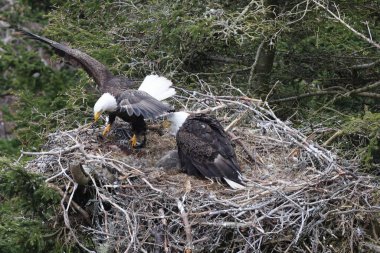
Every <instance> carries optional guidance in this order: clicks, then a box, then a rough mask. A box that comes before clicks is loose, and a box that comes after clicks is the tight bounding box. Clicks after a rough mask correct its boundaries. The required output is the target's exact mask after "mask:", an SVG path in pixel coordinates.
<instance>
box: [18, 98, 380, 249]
mask: <svg viewBox="0 0 380 253" xmlns="http://www.w3.org/2000/svg"><path fill="white" fill-rule="evenodd" d="M177 102H178V103H180V104H182V105H183V107H184V108H187V109H188V110H192V111H203V112H209V113H212V114H215V115H216V116H217V117H218V118H219V120H220V121H221V122H222V124H223V125H224V126H226V128H227V130H228V131H229V133H230V135H231V138H232V139H233V142H234V145H235V146H236V152H237V155H238V159H239V163H240V165H241V167H242V170H243V175H244V177H245V178H246V179H247V187H246V189H244V190H232V189H230V188H228V187H227V186H226V185H221V184H218V183H216V182H211V181H209V180H203V179H198V178H195V177H191V176H187V175H186V174H184V173H182V172H181V171H179V170H178V169H171V170H167V169H163V168H157V167H155V165H156V163H157V161H158V160H159V159H160V158H161V157H163V156H164V155H165V154H167V152H168V151H170V150H173V149H175V140H174V138H173V137H171V136H169V135H168V134H166V133H164V134H163V135H161V134H160V133H158V131H149V134H148V136H147V138H148V143H147V147H146V148H144V149H143V150H141V151H138V152H136V151H134V152H132V153H131V152H128V151H127V152H126V151H125V150H123V149H122V148H120V147H121V146H122V145H121V143H120V141H121V140H125V139H123V138H122V139H121V140H120V139H119V138H115V136H117V132H116V131H114V132H113V133H111V135H110V137H109V138H108V139H106V140H102V139H99V138H98V136H99V134H100V133H101V130H102V129H100V128H90V127H89V126H82V127H79V128H77V129H72V130H70V131H57V132H55V133H51V134H50V135H49V141H48V142H47V143H46V145H45V148H44V149H45V151H41V152H24V155H35V156H36V158H35V159H34V160H33V161H31V162H30V163H29V164H28V169H29V170H30V171H34V172H37V173H40V174H43V175H44V176H45V177H46V181H47V182H48V183H49V184H50V185H51V186H52V187H53V188H55V189H57V191H59V192H60V193H61V195H62V215H63V216H64V220H65V226H66V228H67V229H69V231H70V232H71V235H72V236H73V238H74V239H75V240H76V241H77V243H78V244H79V245H80V246H81V247H82V248H83V249H84V250H86V251H88V252H91V251H97V252H350V251H351V252H353V251H356V250H357V249H358V248H367V249H368V248H370V247H372V248H373V247H378V246H376V245H375V244H376V243H377V242H376V237H377V233H378V230H377V231H376V229H373V230H372V231H370V230H369V228H370V227H374V226H371V225H373V224H372V223H374V222H376V219H377V222H378V219H379V217H378V213H377V212H378V211H379V207H378V206H376V201H377V200H376V199H374V197H373V196H374V194H375V193H376V192H377V193H378V189H377V187H376V185H375V183H374V182H373V179H372V178H371V177H370V176H368V175H362V174H359V173H357V172H356V169H357V168H356V165H355V161H349V162H348V161H343V160H341V159H339V157H337V156H336V155H335V154H334V152H333V151H329V150H327V149H325V148H323V147H321V146H319V145H318V144H317V143H315V142H313V141H312V140H309V139H308V138H307V137H306V136H305V135H304V134H303V133H301V132H300V131H298V130H296V129H294V128H292V127H291V126H289V125H288V124H286V123H284V122H283V121H281V120H280V119H278V118H277V117H276V115H275V114H274V113H273V112H272V111H271V110H270V108H269V107H268V106H267V105H266V104H265V103H262V102H260V101H257V100H253V99H249V98H246V97H233V96H230V97H227V96H224V97H217V96H210V95H204V94H200V93H196V94H195V93H192V95H191V96H183V97H180V96H178V97H177ZM118 124H119V126H120V125H122V123H121V122H119V123H118ZM77 163H80V164H81V165H83V168H84V169H85V170H86V171H87V172H88V175H87V176H88V177H89V178H90V180H89V181H90V182H89V184H88V185H86V186H84V188H85V191H87V192H90V193H91V194H90V195H89V197H88V199H87V200H86V201H84V202H85V203H81V200H83V198H84V196H85V195H83V196H82V195H81V194H79V193H78V191H79V190H78V189H79V187H77V183H76V182H75V181H74V180H73V178H72V174H71V173H70V170H69V167H70V166H72V164H77ZM81 187H82V190H83V186H81ZM73 189H76V192H77V193H76V194H75V191H74V190H73ZM82 192H83V191H82ZM74 217H75V218H74ZM78 217H79V218H80V217H81V218H82V219H78ZM375 227H376V226H375ZM78 233H86V234H88V235H90V236H91V238H92V242H93V245H92V246H90V245H84V244H83V243H82V242H80V241H79V239H78V236H77V235H78Z"/></svg>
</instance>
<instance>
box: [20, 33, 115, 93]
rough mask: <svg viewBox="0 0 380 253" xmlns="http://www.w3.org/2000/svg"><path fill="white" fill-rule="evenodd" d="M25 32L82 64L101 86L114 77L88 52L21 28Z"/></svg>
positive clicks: (77, 63) (70, 59)
mask: <svg viewBox="0 0 380 253" xmlns="http://www.w3.org/2000/svg"><path fill="white" fill-rule="evenodd" d="M20 32H22V33H23V34H25V35H27V36H29V37H30V38H32V39H35V40H38V41H41V42H44V43H46V44H48V45H49V46H51V47H52V48H54V50H55V52H56V53H57V54H58V55H59V56H62V57H64V58H65V59H66V60H68V61H69V62H71V63H74V64H75V65H80V66H81V67H82V68H83V69H84V70H85V71H86V72H87V73H88V74H89V75H90V76H91V77H92V78H93V79H94V80H95V82H96V83H97V84H98V85H99V86H100V87H106V85H107V82H108V80H110V79H112V78H113V75H112V73H111V72H110V71H109V70H108V69H107V68H106V66H104V65H103V64H102V63H100V62H99V61H97V60H95V59H94V58H92V57H91V56H89V55H88V54H86V53H83V52H81V51H79V50H78V49H73V48H70V47H68V46H65V45H63V44H60V43H58V42H55V41H53V40H50V39H48V38H45V37H42V36H39V35H36V34H33V33H31V32H28V31H25V30H20Z"/></svg>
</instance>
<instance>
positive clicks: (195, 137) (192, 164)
mask: <svg viewBox="0 0 380 253" xmlns="http://www.w3.org/2000/svg"><path fill="white" fill-rule="evenodd" d="M176 139H177V146H178V155H179V158H180V161H181V165H182V167H183V168H185V170H186V172H187V173H188V174H190V175H196V176H199V175H202V176H205V177H208V178H222V177H225V178H228V179H230V180H232V181H234V182H236V183H240V184H242V181H241V174H240V167H239V165H238V163H237V160H236V154H235V151H234V149H233V147H232V145H231V142H230V140H229V138H228V136H227V134H226V133H225V131H224V129H223V127H222V126H221V125H220V123H219V122H218V121H217V120H216V119H215V118H213V117H211V116H208V115H205V114H198V115H193V116H189V117H188V118H187V120H186V121H185V123H184V124H183V125H182V127H181V128H180V129H179V131H178V133H177V138H176Z"/></svg>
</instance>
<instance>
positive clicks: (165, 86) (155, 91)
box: [139, 75, 175, 101]
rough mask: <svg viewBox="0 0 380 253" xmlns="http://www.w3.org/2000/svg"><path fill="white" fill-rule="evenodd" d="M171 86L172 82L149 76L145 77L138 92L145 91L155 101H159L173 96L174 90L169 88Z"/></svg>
mask: <svg viewBox="0 0 380 253" xmlns="http://www.w3.org/2000/svg"><path fill="white" fill-rule="evenodd" d="M172 84H173V83H172V81H170V80H168V79H167V78H165V77H163V76H158V75H149V76H146V77H145V79H144V81H143V82H142V84H141V85H140V87H139V90H141V91H145V92H146V93H148V94H149V95H151V96H152V97H154V98H155V99H157V100H160V101H161V100H164V99H166V98H169V97H171V96H174V94H175V90H174V88H170V86H172Z"/></svg>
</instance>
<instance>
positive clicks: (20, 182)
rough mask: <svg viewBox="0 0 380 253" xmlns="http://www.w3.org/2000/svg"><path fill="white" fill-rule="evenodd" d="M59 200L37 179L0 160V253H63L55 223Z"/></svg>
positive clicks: (6, 161)
mask: <svg viewBox="0 0 380 253" xmlns="http://www.w3.org/2000/svg"><path fill="white" fill-rule="evenodd" d="M59 201H60V196H58V194H57V193H56V192H55V191H54V190H52V189H50V188H48V187H47V186H46V184H44V182H43V179H42V178H41V177H40V176H37V175H34V174H31V173H27V172H26V171H25V170H24V169H22V167H21V166H16V165H13V164H11V163H10V161H9V160H7V159H4V158H0V203H1V205H0V214H1V215H0V252H11V253H21V252H63V251H65V250H70V247H71V246H70V244H63V243H62V241H61V240H60V238H59V237H60V231H61V228H60V227H56V228H54V229H53V225H54V223H55V222H56V213H57V209H56V208H57V206H58V204H59Z"/></svg>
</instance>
